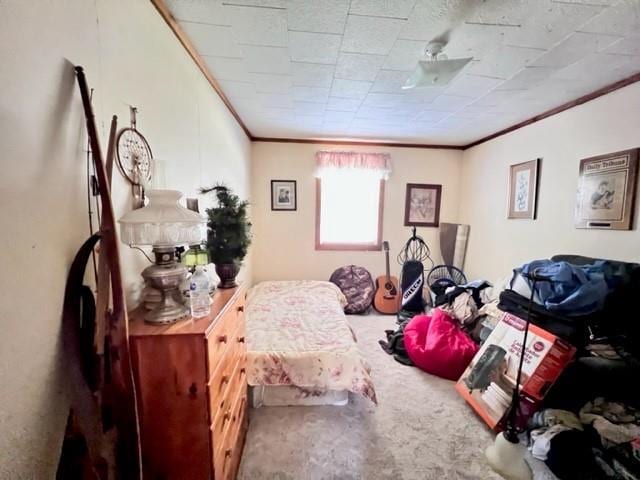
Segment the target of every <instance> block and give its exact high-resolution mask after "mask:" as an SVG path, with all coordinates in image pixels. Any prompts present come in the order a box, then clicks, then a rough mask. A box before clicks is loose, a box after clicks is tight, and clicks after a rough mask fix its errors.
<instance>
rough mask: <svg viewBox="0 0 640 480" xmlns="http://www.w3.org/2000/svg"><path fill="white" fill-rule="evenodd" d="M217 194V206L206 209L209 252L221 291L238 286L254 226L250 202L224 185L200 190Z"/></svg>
mask: <svg viewBox="0 0 640 480" xmlns="http://www.w3.org/2000/svg"><path fill="white" fill-rule="evenodd" d="M209 192H215V195H216V199H217V206H214V207H212V208H207V209H206V212H207V217H208V219H207V243H206V246H207V252H208V254H209V260H210V261H211V262H213V263H214V264H215V266H216V273H217V274H218V277H220V285H218V288H233V287H236V286H237V283H236V275H238V272H239V271H240V265H241V264H242V260H243V259H244V257H245V256H246V255H247V250H248V249H249V245H251V231H250V230H251V223H250V222H249V220H248V218H247V207H248V206H249V202H247V201H246V200H240V198H239V197H238V196H237V195H236V194H234V193H232V192H231V190H229V189H228V188H227V187H226V186H224V185H216V186H214V187H208V188H201V189H200V193H203V194H204V193H209Z"/></svg>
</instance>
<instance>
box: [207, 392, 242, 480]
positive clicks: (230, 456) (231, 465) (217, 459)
mask: <svg viewBox="0 0 640 480" xmlns="http://www.w3.org/2000/svg"><path fill="white" fill-rule="evenodd" d="M246 422H247V391H246V390H241V391H239V392H238V395H237V397H236V400H235V402H234V406H233V408H232V409H231V413H230V416H229V419H228V421H227V422H226V425H225V428H224V431H223V433H222V435H219V436H218V437H215V432H213V431H212V435H214V438H213V441H214V447H215V440H216V438H218V447H217V448H215V453H214V455H213V466H214V467H213V468H214V476H215V478H216V480H218V479H225V480H226V479H233V478H235V473H236V469H237V467H238V465H239V463H240V455H241V454H242V445H243V442H242V439H241V438H240V435H241V434H242V435H244V431H245V430H246V428H245V426H246Z"/></svg>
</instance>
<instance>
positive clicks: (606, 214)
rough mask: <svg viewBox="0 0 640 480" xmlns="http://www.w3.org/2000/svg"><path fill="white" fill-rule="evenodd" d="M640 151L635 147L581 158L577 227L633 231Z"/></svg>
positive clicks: (576, 215) (576, 213)
mask: <svg viewBox="0 0 640 480" xmlns="http://www.w3.org/2000/svg"><path fill="white" fill-rule="evenodd" d="M638 151H639V149H637V148H634V149H631V150H624V151H622V152H616V153H609V154H607V155H599V156H597V157H591V158H585V159H584V160H581V161H580V178H579V180H578V199H577V203H576V211H575V226H576V228H601V229H609V230H631V228H632V224H633V207H634V200H635V190H636V180H637V176H638Z"/></svg>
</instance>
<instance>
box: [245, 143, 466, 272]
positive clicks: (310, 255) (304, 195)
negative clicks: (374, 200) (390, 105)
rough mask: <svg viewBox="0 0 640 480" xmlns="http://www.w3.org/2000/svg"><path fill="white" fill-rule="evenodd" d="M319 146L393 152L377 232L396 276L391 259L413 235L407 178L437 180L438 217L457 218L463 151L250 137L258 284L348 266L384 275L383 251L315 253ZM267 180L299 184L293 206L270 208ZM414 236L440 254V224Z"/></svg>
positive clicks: (441, 218) (414, 180) (450, 219)
mask: <svg viewBox="0 0 640 480" xmlns="http://www.w3.org/2000/svg"><path fill="white" fill-rule="evenodd" d="M318 150H346V151H355V150H357V151H370V152H380V153H389V154H390V155H391V161H392V163H393V173H392V174H391V178H390V179H389V180H388V181H387V185H386V188H385V196H384V223H383V233H382V236H383V239H385V240H388V241H389V242H390V244H391V245H390V247H391V267H392V273H393V274H396V275H397V274H398V273H399V266H398V264H397V263H396V261H395V257H396V255H397V253H398V251H399V250H400V248H402V246H403V245H404V243H405V242H406V241H407V239H408V238H409V236H410V235H411V228H410V227H405V226H404V199H405V187H406V184H407V183H434V184H441V185H442V186H443V187H442V207H441V211H440V221H441V222H455V221H456V220H457V213H458V199H459V196H460V186H459V179H460V164H461V159H462V152H461V151H458V150H431V149H416V148H384V147H352V146H347V147H345V146H330V145H321V144H299V143H268V142H254V143H253V147H252V194H251V197H252V199H253V200H252V203H253V205H252V212H253V222H254V233H255V240H254V248H253V260H254V262H253V276H254V280H255V281H256V282H258V281H262V280H283V279H318V280H326V279H328V278H329V276H330V275H331V273H332V272H333V271H334V270H335V269H336V268H338V267H340V266H343V265H349V264H356V265H362V266H363V267H366V268H367V269H368V270H369V271H370V272H371V274H372V275H373V276H374V277H375V276H377V275H381V274H383V273H384V256H383V254H382V253H381V252H353V251H339V252H336V251H316V250H315V215H316V197H315V195H316V187H315V178H314V176H313V173H314V170H315V157H314V156H315V153H316V152H317V151H318ZM272 179H279V180H296V181H297V182H298V183H297V189H298V210H297V211H295V212H284V211H275V212H273V211H271V197H270V195H271V191H270V188H271V186H270V181H271V180H272ZM418 234H419V235H421V236H423V238H424V239H425V241H426V242H427V243H428V244H429V246H430V247H431V251H432V254H433V256H434V260H436V259H439V258H440V245H439V240H438V239H439V237H438V229H437V228H425V227H422V228H418Z"/></svg>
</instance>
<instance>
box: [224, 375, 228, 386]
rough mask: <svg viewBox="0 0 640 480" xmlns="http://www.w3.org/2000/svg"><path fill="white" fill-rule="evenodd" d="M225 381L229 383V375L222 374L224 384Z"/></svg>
mask: <svg viewBox="0 0 640 480" xmlns="http://www.w3.org/2000/svg"><path fill="white" fill-rule="evenodd" d="M225 383H229V375H223V376H222V384H223V385H224V384H225Z"/></svg>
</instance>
